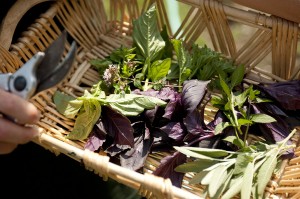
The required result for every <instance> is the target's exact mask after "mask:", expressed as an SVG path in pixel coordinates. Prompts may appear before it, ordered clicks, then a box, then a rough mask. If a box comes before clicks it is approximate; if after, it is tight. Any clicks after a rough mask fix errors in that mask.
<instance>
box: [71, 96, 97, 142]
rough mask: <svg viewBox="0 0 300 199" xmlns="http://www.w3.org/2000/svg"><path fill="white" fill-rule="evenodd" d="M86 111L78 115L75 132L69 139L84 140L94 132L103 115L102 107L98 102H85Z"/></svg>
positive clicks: (73, 131)
mask: <svg viewBox="0 0 300 199" xmlns="http://www.w3.org/2000/svg"><path fill="white" fill-rule="evenodd" d="M83 106H84V109H83V111H82V112H80V114H78V116H77V118H76V121H75V125H74V128H73V130H72V131H71V132H70V133H69V134H68V136H67V138H68V139H72V140H84V139H86V138H87V137H88V136H89V134H90V132H91V131H92V129H93V127H94V125H95V124H96V122H97V121H98V120H99V118H100V115H101V105H100V103H99V101H97V100H85V101H84V104H83Z"/></svg>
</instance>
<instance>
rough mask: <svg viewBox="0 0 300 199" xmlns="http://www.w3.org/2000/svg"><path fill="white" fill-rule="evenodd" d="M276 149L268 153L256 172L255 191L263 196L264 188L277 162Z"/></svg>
mask: <svg viewBox="0 0 300 199" xmlns="http://www.w3.org/2000/svg"><path fill="white" fill-rule="evenodd" d="M277 155H278V149H277V150H275V151H274V152H272V153H270V155H269V156H268V157H267V158H266V161H265V162H264V163H263V164H262V165H261V167H260V168H259V170H258V174H257V193H258V195H259V196H263V194H264V190H265V188H266V186H267V184H268V182H269V180H270V179H271V177H272V174H273V172H274V169H275V167H276V164H277Z"/></svg>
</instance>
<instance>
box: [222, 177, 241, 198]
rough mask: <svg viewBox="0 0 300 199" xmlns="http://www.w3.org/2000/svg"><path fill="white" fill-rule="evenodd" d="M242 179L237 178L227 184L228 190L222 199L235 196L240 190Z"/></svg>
mask: <svg viewBox="0 0 300 199" xmlns="http://www.w3.org/2000/svg"><path fill="white" fill-rule="evenodd" d="M242 182H243V177H242V176H239V177H237V178H235V179H232V180H231V182H230V184H229V189H228V190H227V191H226V192H225V193H224V195H223V196H222V199H231V198H233V197H234V196H235V195H237V194H238V193H239V192H240V191H241V189H242Z"/></svg>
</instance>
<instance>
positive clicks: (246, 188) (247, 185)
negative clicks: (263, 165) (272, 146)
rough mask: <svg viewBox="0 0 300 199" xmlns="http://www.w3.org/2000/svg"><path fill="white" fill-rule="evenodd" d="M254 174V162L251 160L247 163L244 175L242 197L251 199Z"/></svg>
mask: <svg viewBox="0 0 300 199" xmlns="http://www.w3.org/2000/svg"><path fill="white" fill-rule="evenodd" d="M253 175H254V163H253V162H249V164H248V165H247V167H246V169H245V172H244V176H243V186H242V190H241V199H249V198H250V196H251V190H252V182H253Z"/></svg>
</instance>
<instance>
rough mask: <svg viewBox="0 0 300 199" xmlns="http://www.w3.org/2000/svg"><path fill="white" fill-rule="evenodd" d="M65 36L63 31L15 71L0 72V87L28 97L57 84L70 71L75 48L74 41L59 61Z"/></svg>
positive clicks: (25, 97) (63, 47)
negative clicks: (45, 47)
mask: <svg viewBox="0 0 300 199" xmlns="http://www.w3.org/2000/svg"><path fill="white" fill-rule="evenodd" d="M66 37H67V33H66V31H63V32H62V34H61V35H60V36H59V37H58V38H57V39H56V40H55V41H53V43H52V44H51V45H50V46H49V47H48V48H47V49H46V50H45V51H44V52H37V53H36V54H35V55H34V56H33V57H32V58H31V59H30V60H29V61H27V62H26V63H25V64H24V65H23V66H22V67H21V68H20V69H19V70H17V71H16V72H15V73H1V74H0V89H3V90H5V91H8V92H11V93H13V94H15V95H18V96H20V97H22V98H24V99H29V98H31V97H32V96H34V95H36V94H37V93H39V92H41V91H44V90H46V89H49V88H51V87H53V86H55V85H57V84H59V83H60V82H61V81H62V80H63V79H64V77H65V76H66V75H67V74H68V72H69V71H70V69H71V67H72V64H73V61H74V59H75V53H76V48H77V47H76V42H75V41H74V42H73V43H72V44H71V47H70V50H69V52H68V53H67V55H66V57H64V59H63V60H62V61H61V59H62V57H63V52H64V49H65V43H66Z"/></svg>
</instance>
